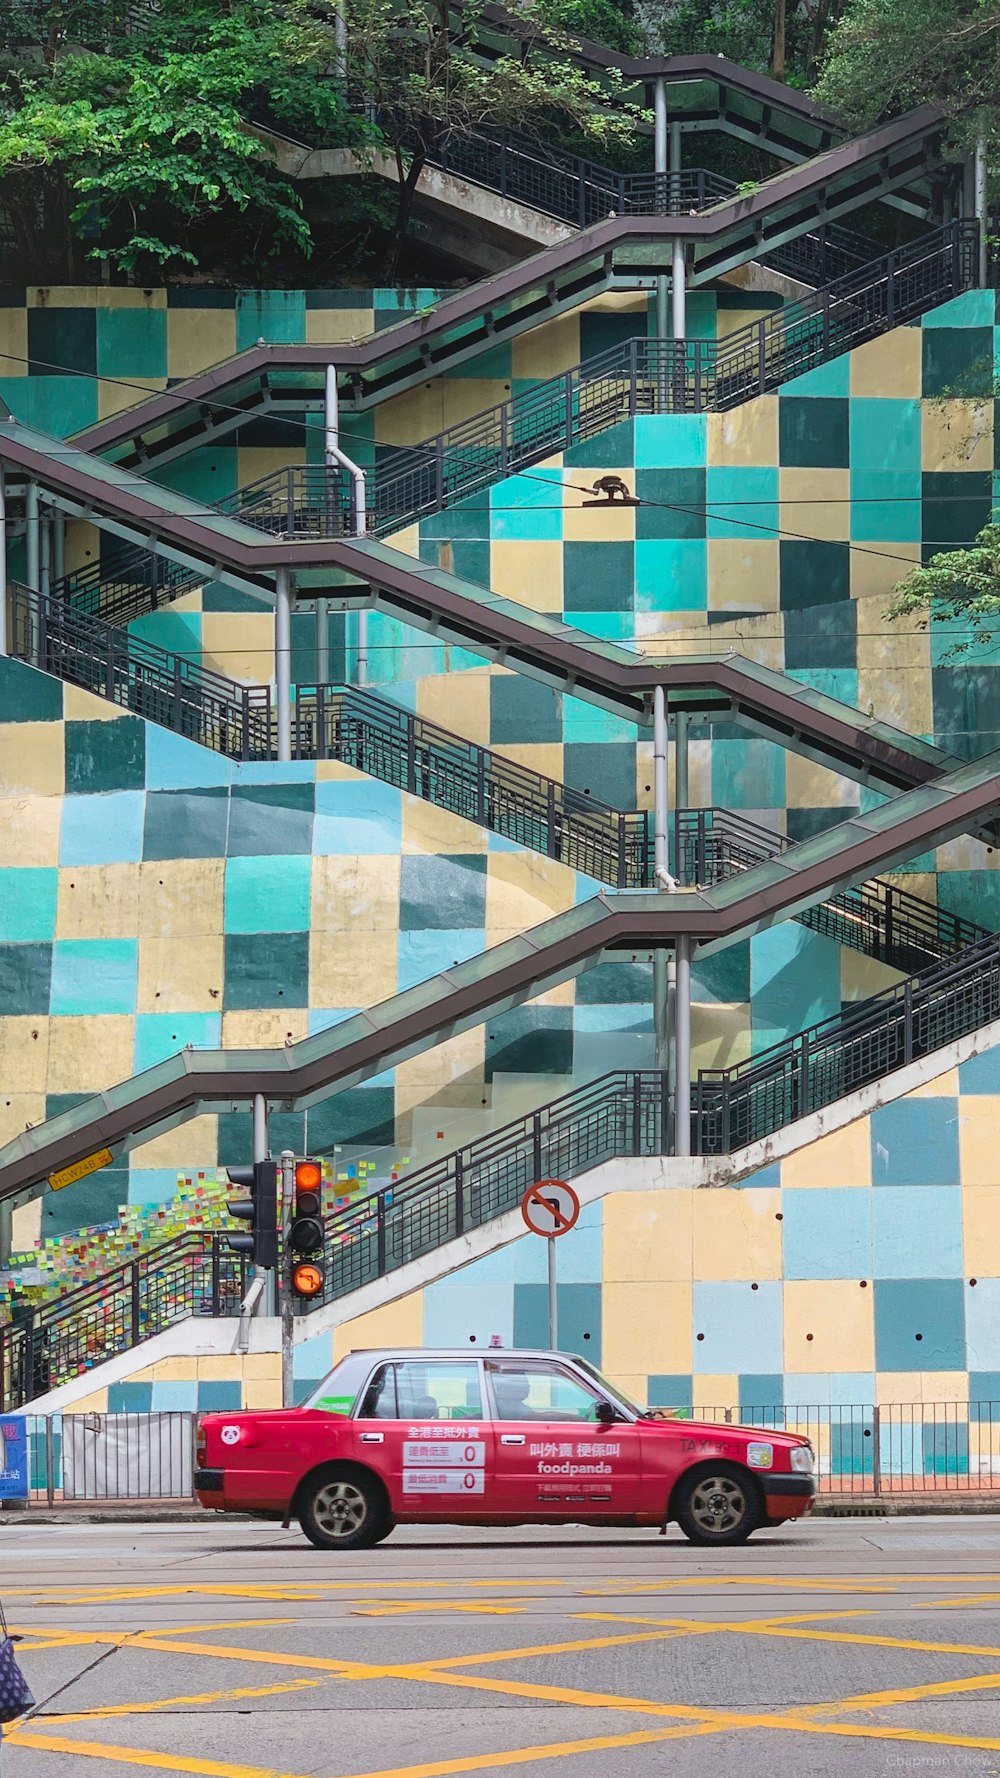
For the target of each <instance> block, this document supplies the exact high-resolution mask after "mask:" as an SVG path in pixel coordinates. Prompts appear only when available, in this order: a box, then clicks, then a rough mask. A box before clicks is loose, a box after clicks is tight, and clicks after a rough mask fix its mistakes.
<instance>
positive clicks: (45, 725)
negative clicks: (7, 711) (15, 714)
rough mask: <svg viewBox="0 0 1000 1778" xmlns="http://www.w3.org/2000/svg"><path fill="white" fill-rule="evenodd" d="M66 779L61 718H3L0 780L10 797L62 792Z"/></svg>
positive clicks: (49, 794) (0, 743)
mask: <svg viewBox="0 0 1000 1778" xmlns="http://www.w3.org/2000/svg"><path fill="white" fill-rule="evenodd" d="M65 782H66V769H65V745H64V738H63V727H62V723H60V722H0V784H2V785H3V787H4V792H5V794H6V796H7V797H17V796H61V795H62V793H63V789H64V787H65Z"/></svg>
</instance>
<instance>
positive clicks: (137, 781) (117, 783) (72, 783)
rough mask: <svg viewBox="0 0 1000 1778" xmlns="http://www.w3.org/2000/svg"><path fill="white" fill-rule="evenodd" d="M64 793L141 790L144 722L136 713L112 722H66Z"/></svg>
mask: <svg viewBox="0 0 1000 1778" xmlns="http://www.w3.org/2000/svg"><path fill="white" fill-rule="evenodd" d="M65 744H66V794H67V796H80V795H84V794H87V793H90V792H93V791H99V790H141V789H142V787H143V785H144V783H145V779H146V725H145V723H144V722H141V721H140V720H139V718H138V717H137V716H121V717H119V718H118V719H117V721H115V722H67V724H66V728H65Z"/></svg>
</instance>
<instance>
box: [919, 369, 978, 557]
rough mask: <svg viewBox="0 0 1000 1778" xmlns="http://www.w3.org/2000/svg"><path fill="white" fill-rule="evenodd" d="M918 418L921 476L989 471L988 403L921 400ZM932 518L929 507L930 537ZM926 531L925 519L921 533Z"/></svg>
mask: <svg viewBox="0 0 1000 1778" xmlns="http://www.w3.org/2000/svg"><path fill="white" fill-rule="evenodd" d="M920 418H921V428H922V437H921V450H920V462H921V468H922V469H923V470H924V473H925V474H926V473H927V471H928V470H932V471H933V470H959V471H963V470H967V469H989V470H992V468H993V403H992V401H974V400H973V401H969V400H965V401H961V400H953V401H925V402H923V403H922V404H921V409H920ZM934 516H935V509H934V508H933V507H931V509H930V520H931V524H930V530H929V532H928V535H930V536H931V537H937V536H939V535H940V533H939V532H938V531H936V530H935V529H934V523H933V521H934ZM927 529H928V528H927V520H926V519H925V521H924V530H925V532H927ZM969 541H970V542H971V538H970V539H969Z"/></svg>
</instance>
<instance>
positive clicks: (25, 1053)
mask: <svg viewBox="0 0 1000 1778" xmlns="http://www.w3.org/2000/svg"><path fill="white" fill-rule="evenodd" d="M48 1052H49V1021H48V1019H47V1018H46V1017H44V1016H43V1015H42V1014H38V1015H37V1016H36V1015H34V1014H33V1015H31V1016H30V1017H19V1016H11V1017H7V1018H0V1104H2V1102H3V1099H5V1098H7V1097H9V1095H10V1093H11V1092H12V1091H13V1090H14V1089H15V1088H16V1090H17V1092H19V1093H44V1091H45V1076H46V1072H47V1068H48V1059H49V1055H48Z"/></svg>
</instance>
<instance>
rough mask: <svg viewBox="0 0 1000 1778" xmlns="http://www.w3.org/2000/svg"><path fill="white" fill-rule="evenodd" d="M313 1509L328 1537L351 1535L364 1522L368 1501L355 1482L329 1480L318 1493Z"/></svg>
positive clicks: (317, 1520)
mask: <svg viewBox="0 0 1000 1778" xmlns="http://www.w3.org/2000/svg"><path fill="white" fill-rule="evenodd" d="M313 1511H314V1513H315V1516H316V1523H317V1525H318V1526H319V1527H320V1530H321V1531H325V1532H326V1534H327V1536H328V1537H349V1536H350V1535H351V1532H352V1531H357V1530H358V1529H359V1528H360V1526H362V1525H363V1524H364V1521H365V1514H366V1512H367V1511H368V1503H367V1501H366V1500H365V1497H364V1495H363V1494H362V1492H361V1489H360V1488H358V1487H356V1486H355V1484H354V1483H353V1482H327V1484H326V1486H325V1487H324V1488H321V1489H320V1490H319V1493H318V1494H317V1495H316V1500H315V1504H314V1507H313Z"/></svg>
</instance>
